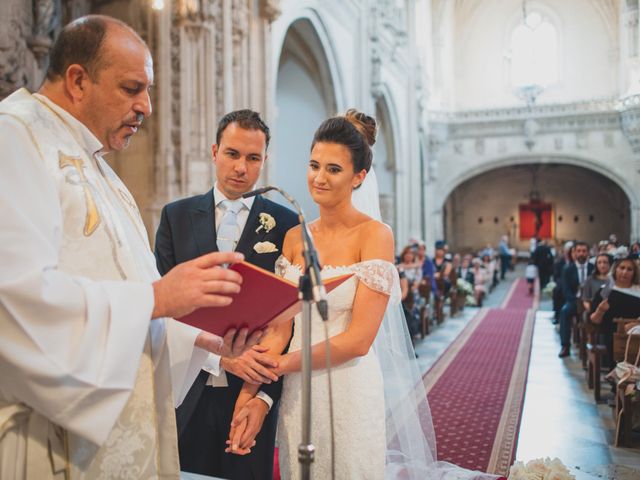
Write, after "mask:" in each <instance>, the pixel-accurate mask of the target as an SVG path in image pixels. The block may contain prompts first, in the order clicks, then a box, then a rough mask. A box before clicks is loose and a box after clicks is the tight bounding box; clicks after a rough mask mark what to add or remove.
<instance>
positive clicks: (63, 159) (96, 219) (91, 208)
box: [58, 151, 100, 237]
mask: <svg viewBox="0 0 640 480" xmlns="http://www.w3.org/2000/svg"><path fill="white" fill-rule="evenodd" d="M58 166H59V167H60V169H63V168H66V167H73V168H75V170H76V172H78V177H80V183H79V185H81V186H82V189H83V190H84V199H85V202H86V203H87V218H86V219H85V221H84V231H83V233H84V236H85V237H88V236H90V235H91V234H92V233H93V232H95V231H96V228H98V225H100V214H99V213H98V207H97V206H96V201H95V200H94V198H93V195H92V193H91V189H90V188H89V182H88V181H87V177H86V176H85V174H84V170H83V168H82V167H83V165H82V159H80V158H78V157H71V156H69V155H65V154H64V153H62V152H60V151H59V152H58Z"/></svg>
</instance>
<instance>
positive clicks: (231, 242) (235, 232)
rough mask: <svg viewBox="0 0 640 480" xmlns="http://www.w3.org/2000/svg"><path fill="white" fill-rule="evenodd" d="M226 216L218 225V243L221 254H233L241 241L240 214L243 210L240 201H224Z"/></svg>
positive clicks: (223, 216)
mask: <svg viewBox="0 0 640 480" xmlns="http://www.w3.org/2000/svg"><path fill="white" fill-rule="evenodd" d="M222 206H223V207H224V214H223V215H222V219H221V220H220V225H218V232H217V235H216V237H217V243H218V250H219V251H221V252H232V251H234V250H235V249H236V246H237V245H238V240H239V239H240V225H238V212H239V211H240V209H242V202H241V201H240V200H223V201H222Z"/></svg>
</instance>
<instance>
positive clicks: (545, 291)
mask: <svg viewBox="0 0 640 480" xmlns="http://www.w3.org/2000/svg"><path fill="white" fill-rule="evenodd" d="M554 288H556V282H554V281H551V282H549V283H547V284H546V285H545V286H544V289H543V290H542V292H540V293H541V294H542V295H545V296H547V297H548V298H552V297H553V289H554Z"/></svg>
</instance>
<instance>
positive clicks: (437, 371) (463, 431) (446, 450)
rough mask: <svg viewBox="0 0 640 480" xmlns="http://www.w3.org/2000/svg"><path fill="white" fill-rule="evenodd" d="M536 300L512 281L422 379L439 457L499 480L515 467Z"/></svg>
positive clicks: (522, 283) (523, 283)
mask: <svg viewBox="0 0 640 480" xmlns="http://www.w3.org/2000/svg"><path fill="white" fill-rule="evenodd" d="M533 307H534V299H533V297H531V296H529V294H528V289H527V283H526V281H525V280H523V279H520V280H516V281H515V282H514V284H513V285H512V287H511V289H510V290H509V293H508V294H507V296H506V298H505V301H504V302H503V304H502V306H501V308H488V309H482V310H480V312H478V314H477V315H476V316H475V317H474V318H473V319H472V320H471V321H470V322H469V324H468V325H467V326H466V327H465V329H464V330H463V331H462V333H461V334H460V336H459V337H458V338H456V340H455V341H454V342H453V343H452V344H451V345H450V346H449V348H448V349H447V350H446V351H445V353H444V354H443V355H442V357H440V358H439V359H438V361H437V362H436V363H435V364H434V365H433V367H432V368H431V369H430V370H429V372H427V374H426V375H425V377H424V383H425V386H426V389H427V395H428V398H429V404H430V406H431V413H432V415H433V423H434V427H435V430H436V439H437V445H438V458H439V459H440V460H446V461H450V462H452V463H455V464H457V465H460V466H462V467H466V468H469V469H473V470H480V471H484V472H490V473H496V474H499V475H505V476H506V474H507V473H508V470H509V466H510V465H511V463H512V462H513V457H514V454H515V448H516V442H517V437H518V430H519V428H520V418H521V415H522V406H523V401H524V392H525V386H526V380H527V371H528V366H529V357H530V354H531V339H532V336H533V324H534V310H533V309H532V308H533Z"/></svg>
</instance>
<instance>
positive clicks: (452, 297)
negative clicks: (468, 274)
mask: <svg viewBox="0 0 640 480" xmlns="http://www.w3.org/2000/svg"><path fill="white" fill-rule="evenodd" d="M449 282H451V289H450V290H449V309H450V310H449V313H450V314H451V316H452V317H453V316H454V315H455V314H457V313H458V274H457V273H456V271H455V269H453V268H452V269H451V272H450V273H449Z"/></svg>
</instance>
